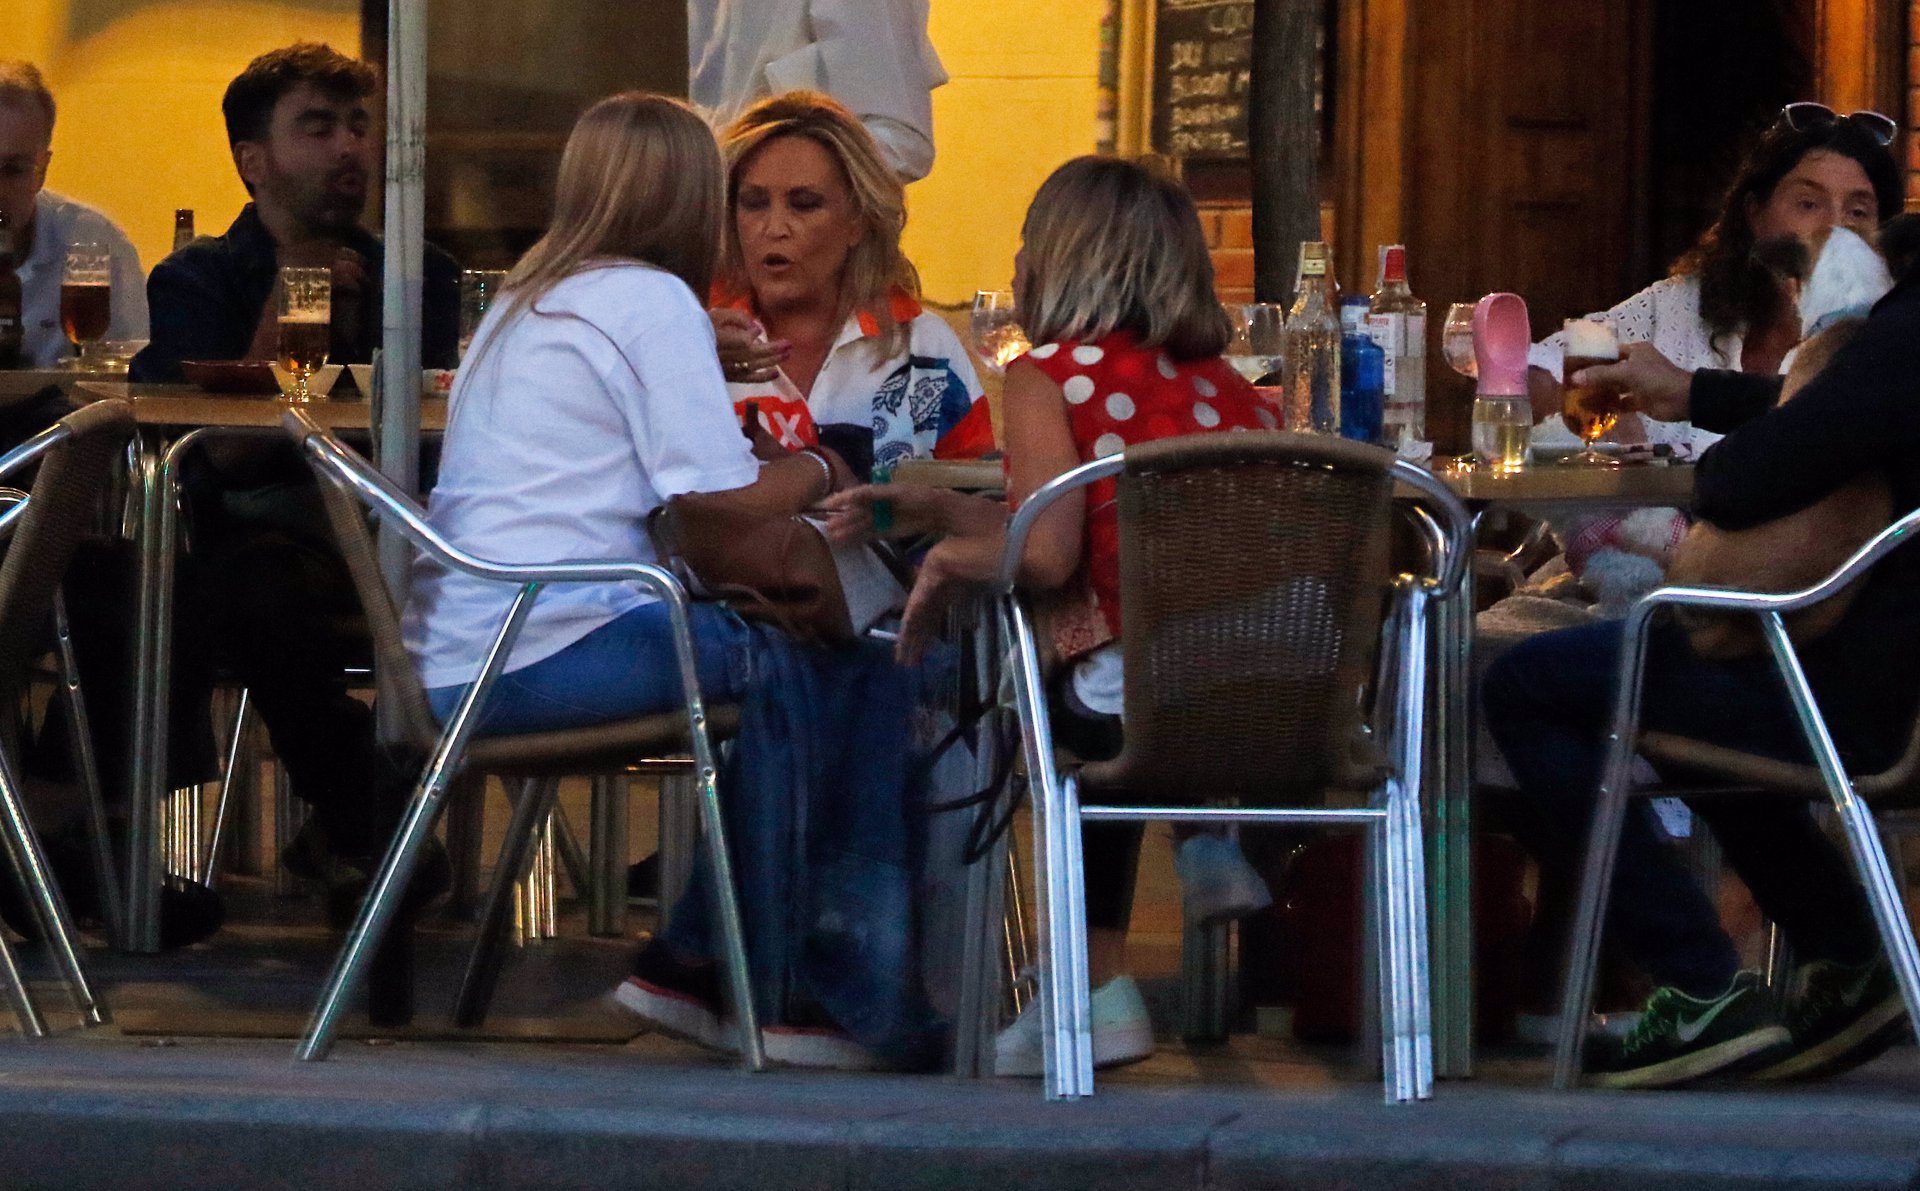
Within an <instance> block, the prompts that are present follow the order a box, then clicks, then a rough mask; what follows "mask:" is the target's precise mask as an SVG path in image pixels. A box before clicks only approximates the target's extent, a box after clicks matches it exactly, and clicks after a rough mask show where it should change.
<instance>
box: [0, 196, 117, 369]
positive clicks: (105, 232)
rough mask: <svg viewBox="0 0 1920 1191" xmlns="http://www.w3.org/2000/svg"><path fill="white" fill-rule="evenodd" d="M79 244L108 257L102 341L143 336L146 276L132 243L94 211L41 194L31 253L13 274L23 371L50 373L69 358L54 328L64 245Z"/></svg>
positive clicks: (68, 344)
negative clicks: (108, 296)
mask: <svg viewBox="0 0 1920 1191" xmlns="http://www.w3.org/2000/svg"><path fill="white" fill-rule="evenodd" d="M85 240H91V241H93V242H94V243H96V244H99V245H101V246H103V247H104V248H106V250H107V252H108V253H109V254H110V255H111V256H112V258H113V317H112V321H111V322H110V323H108V325H107V336H106V337H107V338H108V339H145V338H146V337H147V274H146V271H145V270H144V269H142V268H141V267H140V253H139V252H138V251H136V250H135V249H134V247H133V242H132V241H131V240H129V239H127V236H126V233H125V232H122V231H121V230H120V229H119V228H117V227H115V226H114V225H113V221H112V220H111V219H108V218H107V217H106V216H105V215H103V214H101V213H100V212H99V211H97V210H95V209H94V208H92V207H89V206H88V205H87V204H85V203H77V202H75V201H74V200H72V199H70V198H67V197H66V196H64V195H59V194H55V193H54V192H53V191H51V190H42V191H41V192H40V193H39V194H37V195H35V196H34V199H33V248H32V249H31V250H30V251H29V252H28V253H27V259H26V260H25V261H23V262H21V264H20V266H19V270H18V271H19V274H20V297H21V307H22V309H21V321H22V322H23V323H25V324H26V327H25V330H26V337H25V342H24V344H23V350H22V359H23V360H24V362H25V364H26V366H27V367H29V368H51V367H53V366H54V365H55V364H57V363H59V362H60V361H61V360H64V359H66V358H67V357H68V356H71V355H73V354H74V348H73V342H72V341H71V340H69V339H68V338H67V333H66V332H65V331H63V330H61V329H60V278H61V274H62V273H63V272H65V270H66V265H67V245H69V244H73V243H77V242H80V241H85Z"/></svg>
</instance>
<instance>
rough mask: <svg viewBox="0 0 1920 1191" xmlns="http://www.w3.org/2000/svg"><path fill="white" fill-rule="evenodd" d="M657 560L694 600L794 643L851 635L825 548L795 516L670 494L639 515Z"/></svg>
mask: <svg viewBox="0 0 1920 1191" xmlns="http://www.w3.org/2000/svg"><path fill="white" fill-rule="evenodd" d="M647 532H648V534H649V535H650V536H651V537H652V538H653V545H654V549H655V551H656V552H657V553H658V554H659V556H660V558H661V560H662V562H663V563H665V564H667V565H668V566H670V567H672V568H673V569H674V570H675V571H676V572H677V573H678V574H679V576H680V579H681V581H682V582H683V583H685V584H687V588H688V590H689V591H690V592H692V593H693V595H694V596H695V598H704V599H717V600H719V601H721V602H722V603H724V604H726V605H727V606H728V607H729V608H731V609H733V610H734V611H735V612H737V613H738V614H739V615H740V616H741V617H743V618H745V619H747V620H757V621H763V622H766V623H770V624H774V625H778V626H779V627H780V628H781V629H783V630H785V631H786V632H787V634H788V635H789V636H792V637H794V638H796V639H798V640H801V641H811V642H817V643H821V644H834V643H839V642H846V641H851V640H853V638H854V629H853V621H852V618H851V617H850V616H849V614H848V612H847V598H846V594H845V592H844V591H843V590H842V588H841V584H840V572H839V568H838V567H837V566H836V565H835V563H834V557H833V549H832V547H831V546H829V545H828V544H827V539H826V537H825V536H824V535H822V534H821V532H820V531H819V530H818V529H816V528H815V527H814V526H813V525H812V524H810V523H809V522H808V521H807V520H806V519H805V518H803V517H801V516H799V515H798V514H769V513H764V512H754V511H746V510H740V509H727V508H722V507H719V506H717V505H714V504H711V503H708V502H703V501H699V500H689V499H686V498H684V497H678V498H675V499H674V500H671V501H669V502H667V503H666V504H664V505H662V506H661V507H659V508H657V509H655V510H654V511H653V512H652V514H650V515H649V516H648V518H647Z"/></svg>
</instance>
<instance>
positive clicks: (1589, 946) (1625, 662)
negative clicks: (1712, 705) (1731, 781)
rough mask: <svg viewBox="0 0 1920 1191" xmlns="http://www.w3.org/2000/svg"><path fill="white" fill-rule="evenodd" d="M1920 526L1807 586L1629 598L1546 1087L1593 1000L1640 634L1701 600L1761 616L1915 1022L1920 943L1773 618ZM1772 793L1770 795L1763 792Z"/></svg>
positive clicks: (1641, 661)
mask: <svg viewBox="0 0 1920 1191" xmlns="http://www.w3.org/2000/svg"><path fill="white" fill-rule="evenodd" d="M1916 532H1920V511H1915V512H1911V513H1908V514H1907V515H1906V516H1904V517H1902V518H1901V519H1900V520H1898V521H1896V522H1894V523H1893V524H1892V525H1890V526H1888V527H1887V528H1886V529H1884V530H1882V531H1881V532H1880V533H1879V534H1877V535H1876V536H1875V537H1874V539H1873V540H1872V541H1870V542H1868V543H1867V544H1866V545H1865V546H1862V547H1861V548H1860V549H1859V550H1858V551H1856V552H1855V553H1854V555H1853V557H1851V558H1849V559H1848V560H1847V561H1846V562H1845V563H1844V564H1842V566H1841V567H1840V569H1839V570H1837V571H1835V572H1833V573H1832V574H1831V575H1828V576H1827V577H1826V578H1825V579H1822V580H1821V581H1820V582H1818V583H1816V584H1814V585H1813V586H1811V587H1807V588H1803V589H1802V590H1800V591H1794V592H1783V593H1780V594H1761V593H1756V592H1748V591H1737V590H1734V589H1731V588H1723V587H1662V588H1660V589H1658V590H1656V591H1652V592H1649V593H1648V594H1646V595H1644V596H1642V597H1641V598H1640V599H1639V600H1637V601H1636V602H1635V603H1634V605H1633V606H1632V607H1631V608H1630V609H1628V611H1627V619H1626V625H1625V628H1624V630H1623V634H1622V638H1621V650H1620V670H1619V694H1618V696H1617V700H1616V702H1615V704H1614V714H1613V724H1612V729H1611V731H1610V732H1609V733H1608V736H1607V759H1606V764H1605V766H1604V768H1603V769H1602V770H1601V781H1600V792H1599V796H1598V798H1597V799H1596V801H1595V805H1594V812H1593V829H1592V833H1591V835H1590V836H1589V837H1588V841H1587V857H1586V864H1585V866H1584V869H1583V871H1582V873H1581V881H1580V903H1579V908H1578V911H1577V913H1576V915H1575V919H1574V928H1573V935H1572V938H1571V940H1570V942H1569V944H1568V949H1567V970H1566V982H1565V985H1564V986H1563V989H1562V996H1561V1003H1560V1036H1559V1042H1558V1045H1557V1046H1556V1048H1555V1051H1554V1064H1553V1085H1554V1087H1556V1088H1571V1087H1573V1086H1574V1085H1575V1083H1576V1082H1577V1081H1578V1079H1579V1076H1580V1056H1581V1050H1582V1047H1583V1045H1584V1044H1585V1041H1586V1030H1585V1029H1584V1028H1583V1027H1584V1025H1585V1023H1586V1019H1587V1012H1588V1009H1589V1007H1590V1006H1591V1004H1592V1000H1593V980H1594V972H1595V969H1596V968H1597V966H1598V964H1599V960H1600V934H1601V925H1602V922H1603V921H1604V917H1605V913H1604V912H1605V909H1606V905H1607V899H1608V895H1609V893H1610V892H1611V890H1612V884H1613V861H1614V856H1615V854H1616V853H1617V852H1618V851H1619V848H1620V833H1621V830H1622V825H1623V823H1624V822H1625V820H1626V813H1627V801H1628V799H1630V798H1632V797H1633V796H1634V793H1635V792H1634V790H1633V789H1632V767H1633V757H1634V746H1635V742H1636V740H1637V738H1638V736H1639V731H1640V701H1641V686H1642V683H1643V680H1644V678H1645V674H1646V661H1647V633H1648V629H1649V627H1650V625H1651V624H1652V619H1653V614H1654V613H1655V612H1656V611H1658V610H1659V609H1660V608H1662V607H1686V608H1708V609H1714V610H1718V611H1725V612H1751V613H1753V614H1755V615H1756V616H1757V617H1758V618H1759V620H1760V627H1761V630H1762V632H1763V633H1764V634H1765V637H1766V641H1767V647H1768V650H1769V651H1770V652H1771V654H1772V655H1773V660H1774V664H1775V665H1776V666H1777V667H1778V668H1779V670H1780V676H1781V679H1782V681H1783V682H1785V683H1786V687H1787V694H1788V696H1789V698H1790V699H1791V700H1792V702H1793V707H1794V712H1795V714H1796V716H1797V717H1798V719H1799V721H1800V730H1801V732H1802V734H1803V735H1804V736H1805V738H1806V742H1807V746H1808V748H1809V750H1810V751H1811V752H1812V754H1813V758H1814V763H1815V765H1816V766H1817V767H1818V768H1819V771H1820V777H1821V780H1822V782H1823V783H1824V784H1825V785H1826V787H1827V793H1828V795H1829V797H1831V798H1832V800H1833V809H1834V813H1835V814H1836V815H1837V816H1838V817H1839V819H1840V822H1841V825H1842V827H1843V830H1844V832H1845V835H1846V841H1847V850H1848V852H1849V854H1850V855H1851V856H1852V858H1853V863H1854V866H1855V868H1856V869H1857V870H1858V872H1859V876H1860V879H1861V883H1862V884H1863V885H1865V886H1866V893H1867V902H1868V904H1869V905H1871V906H1872V908H1873V917H1874V923H1875V925H1876V926H1877V927H1878V928H1879V931H1880V938H1881V941H1882V942H1883V943H1884V944H1885V945H1886V948H1887V954H1888V956H1889V957H1890V958H1891V960H1892V963H1893V971H1894V976H1895V978H1896V979H1897V980H1898V982H1899V985H1900V995H1901V997H1902V999H1903V1000H1905V1002H1906V1006H1907V1015H1908V1017H1909V1019H1910V1020H1913V1021H1920V948H1916V946H1915V943H1914V936H1913V929H1912V927H1911V926H1910V925H1909V924H1908V922H1907V919H1906V913H1905V909H1904V907H1903V906H1902V905H1901V902H1900V893H1899V884H1898V882H1897V881H1896V880H1895V879H1894V876H1893V874H1892V872H1891V871H1890V870H1889V868H1888V866H1887V855H1886V851H1885V849H1884V847H1883V846H1882V844H1881V841H1880V836H1879V833H1878V832H1877V831H1876V830H1875V827H1874V821H1873V815H1872V812H1870V811H1869V810H1868V809H1867V807H1866V806H1865V805H1864V804H1863V803H1862V802H1861V801H1860V798H1859V796H1858V795H1857V794H1856V793H1855V792H1854V788H1853V781H1852V779H1851V778H1849V777H1848V776H1847V772H1846V766H1845V763H1844V762H1843V761H1842V760H1841V758H1840V752H1839V749H1838V748H1836V747H1835V745H1834V743H1833V736H1832V734H1831V733H1829V732H1828V730H1827V724H1826V720H1825V719H1824V718H1822V716H1821V714H1820V708H1819V705H1818V703H1817V702H1816V701H1815V699H1814V695H1813V688H1812V686H1811V685H1810V684H1809V683H1808V682H1807V676H1806V672H1805V671H1804V670H1802V669H1801V666H1800V657H1799V654H1798V653H1797V652H1796V651H1795V650H1794V648H1793V642H1792V641H1791V640H1789V639H1788V637H1787V631H1786V626H1785V625H1784V623H1783V622H1782V621H1781V617H1782V616H1784V615H1785V614H1787V613H1789V612H1796V611H1799V610H1800V609H1802V608H1806V607H1809V606H1811V605H1813V604H1817V603H1819V602H1820V601H1822V600H1824V599H1826V598H1828V597H1829V596H1831V595H1833V594H1835V593H1836V592H1838V591H1839V590H1840V589H1841V588H1843V587H1845V586H1846V585H1847V584H1848V583H1851V582H1852V581H1853V580H1854V579H1856V578H1858V577H1859V576H1860V575H1862V574H1864V573H1865V572H1866V571H1867V570H1868V569H1869V568H1871V567H1872V566H1873V565H1874V564H1875V563H1876V562H1878V561H1879V560H1880V559H1881V558H1883V557H1885V556H1886V555H1887V554H1889V553H1890V552H1892V551H1893V550H1895V549H1896V548H1898V547H1900V546H1902V545H1904V544H1905V543H1906V542H1907V541H1908V540H1909V539H1911V538H1912V537H1913V536H1914V535H1915V533H1916ZM1762 796H1765V797H1779V795H1762Z"/></svg>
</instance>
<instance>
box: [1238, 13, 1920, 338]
mask: <svg viewBox="0 0 1920 1191" xmlns="http://www.w3.org/2000/svg"><path fill="white" fill-rule="evenodd" d="M1915 6H1916V10H1920V0H1915ZM1200 227H1201V229H1202V230H1203V231H1205V232H1206V233H1207V247H1208V248H1209V249H1210V250H1212V256H1213V288H1214V292H1215V293H1217V294H1219V296H1220V300H1221V301H1222V302H1251V301H1253V208H1252V207H1245V206H1218V205H1212V204H1209V205H1206V206H1203V207H1201V208H1200Z"/></svg>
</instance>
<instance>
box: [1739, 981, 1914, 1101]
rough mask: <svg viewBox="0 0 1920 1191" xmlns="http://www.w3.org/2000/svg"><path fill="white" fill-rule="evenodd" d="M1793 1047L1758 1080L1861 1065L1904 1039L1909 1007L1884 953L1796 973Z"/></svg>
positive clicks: (1790, 1019)
mask: <svg viewBox="0 0 1920 1191" xmlns="http://www.w3.org/2000/svg"><path fill="white" fill-rule="evenodd" d="M1786 1021H1787V1030H1788V1032H1789V1033H1791V1034H1792V1035H1793V1050H1792V1051H1791V1052H1790V1053H1789V1054H1788V1055H1787V1056H1786V1057H1785V1058H1783V1059H1781V1060H1780V1061H1779V1062H1777V1063H1774V1064H1773V1065H1772V1066H1770V1067H1765V1068H1762V1069H1761V1070H1759V1071H1756V1072H1754V1078H1755V1079H1810V1078H1812V1077H1813V1076H1816V1075H1832V1074H1836V1073H1838V1072H1841V1071H1845V1070H1846V1069H1847V1068H1849V1067H1857V1066H1859V1065H1860V1064H1862V1063H1864V1062H1866V1061H1867V1060H1868V1059H1871V1058H1873V1057H1874V1056H1876V1055H1878V1054H1879V1053H1880V1052H1881V1051H1883V1050H1885V1049H1887V1048H1888V1047H1889V1046H1892V1045H1893V1044H1894V1043H1895V1042H1898V1041H1899V1040H1900V1039H1901V1038H1902V1037H1904V1036H1905V1035H1906V1033H1907V1030H1908V1029H1909V1026H1908V1023H1907V1007H1906V1004H1905V1002H1903V1001H1902V1000H1901V999H1900V988H1899V986H1898V985H1897V984H1895V983H1894V979H1893V968H1892V967H1891V965H1889V964H1888V963H1887V960H1886V957H1885V956H1881V957H1879V958H1877V959H1873V960H1870V961H1868V962H1867V963H1863V964H1837V963H1834V962H1833V961H1831V960H1824V959H1821V960H1814V961H1813V962H1811V963H1807V964H1803V965H1801V967H1800V970H1799V971H1797V972H1795V973H1794V977H1793V995H1792V996H1791V998H1790V999H1789V1000H1788V1002H1787V1015H1786Z"/></svg>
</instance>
